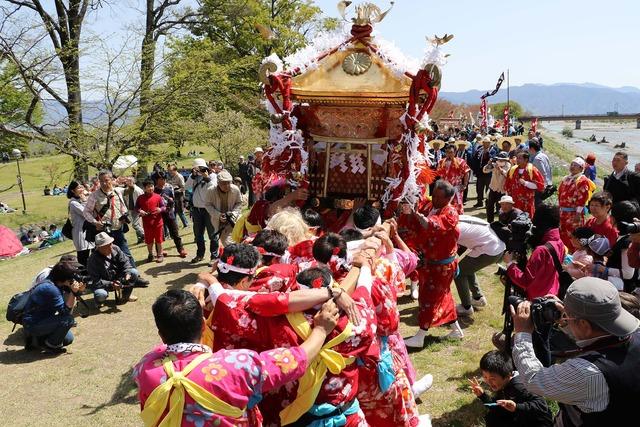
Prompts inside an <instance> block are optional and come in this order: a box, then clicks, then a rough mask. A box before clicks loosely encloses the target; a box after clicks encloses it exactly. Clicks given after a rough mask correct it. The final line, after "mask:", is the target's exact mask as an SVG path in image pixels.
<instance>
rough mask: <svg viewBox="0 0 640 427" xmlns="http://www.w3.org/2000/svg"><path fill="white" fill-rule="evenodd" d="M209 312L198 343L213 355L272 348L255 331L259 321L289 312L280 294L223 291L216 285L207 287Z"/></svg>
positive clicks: (219, 285) (262, 333)
mask: <svg viewBox="0 0 640 427" xmlns="http://www.w3.org/2000/svg"><path fill="white" fill-rule="evenodd" d="M209 298H210V299H211V302H212V304H213V310H212V311H211V314H209V317H208V318H207V321H206V323H205V325H206V327H207V329H209V331H210V332H209V333H207V331H205V333H204V334H203V337H202V343H203V344H205V345H208V346H210V347H211V348H212V349H213V350H214V351H217V350H220V349H237V348H250V349H252V350H256V351H264V350H265V349H268V348H273V347H274V346H273V345H271V344H270V343H268V342H265V340H264V330H262V329H260V328H259V327H258V323H259V321H260V320H261V318H263V317H270V316H278V315H281V314H285V313H287V312H288V311H289V295H288V294H287V293H283V292H270V293H257V292H249V291H238V290H234V289H228V288H225V287H224V286H223V285H221V284H219V283H216V284H213V285H211V286H210V287H209Z"/></svg>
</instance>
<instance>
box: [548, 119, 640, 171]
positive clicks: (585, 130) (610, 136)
mask: <svg viewBox="0 0 640 427" xmlns="http://www.w3.org/2000/svg"><path fill="white" fill-rule="evenodd" d="M635 126H636V124H635V122H583V123H582V129H579V130H575V129H573V128H574V127H575V123H574V122H550V123H544V127H543V128H542V129H541V130H542V134H543V137H544V138H545V148H546V149H550V150H551V149H553V148H551V147H549V148H547V143H546V141H547V140H549V139H553V140H554V141H555V143H556V145H557V147H558V149H557V150H555V151H558V154H564V156H565V157H566V158H565V160H568V161H570V160H569V159H568V158H569V157H571V156H576V155H580V156H583V157H585V156H586V155H587V154H589V153H594V154H595V155H596V159H597V160H596V166H597V167H598V176H599V177H602V176H604V175H606V173H609V172H610V171H611V159H612V158H613V155H614V154H615V153H616V152H618V151H622V152H624V153H627V155H628V156H629V167H630V168H631V169H633V167H634V165H635V164H636V163H638V162H640V129H636V128H635ZM564 128H569V129H571V130H572V132H573V137H570V138H567V137H566V136H564V135H562V130H563V129H564ZM592 135H595V137H596V140H597V141H601V140H602V138H603V137H604V138H605V140H606V141H609V142H607V143H597V142H589V141H588V140H589V138H590V137H591V136H592ZM623 143H624V144H625V148H620V147H616V145H618V146H619V145H621V144H623Z"/></svg>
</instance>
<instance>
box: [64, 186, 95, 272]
mask: <svg viewBox="0 0 640 427" xmlns="http://www.w3.org/2000/svg"><path fill="white" fill-rule="evenodd" d="M67 198H68V199H69V218H70V220H71V225H72V226H73V230H72V232H71V234H72V237H73V246H75V248H76V252H77V254H78V262H79V263H80V264H82V265H84V266H86V265H87V259H88V258H89V254H90V253H91V250H92V249H93V248H94V244H93V243H91V242H87V239H86V238H85V231H84V230H83V228H82V226H83V225H84V221H85V219H84V205H85V203H86V202H87V195H86V190H85V188H84V186H83V185H80V183H78V182H77V181H71V183H70V184H69V186H68V187H67Z"/></svg>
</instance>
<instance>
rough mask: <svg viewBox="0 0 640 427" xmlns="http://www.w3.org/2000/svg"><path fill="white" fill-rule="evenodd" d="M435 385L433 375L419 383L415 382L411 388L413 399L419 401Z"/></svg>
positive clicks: (426, 376)
mask: <svg viewBox="0 0 640 427" xmlns="http://www.w3.org/2000/svg"><path fill="white" fill-rule="evenodd" d="M432 385H433V375H431V374H427V375H425V376H424V377H422V378H420V379H419V380H418V381H416V382H414V383H413V385H412V386H411V391H413V398H414V399H417V398H418V397H420V395H421V394H423V393H424V392H425V391H427V390H429V389H430V388H431V386H432Z"/></svg>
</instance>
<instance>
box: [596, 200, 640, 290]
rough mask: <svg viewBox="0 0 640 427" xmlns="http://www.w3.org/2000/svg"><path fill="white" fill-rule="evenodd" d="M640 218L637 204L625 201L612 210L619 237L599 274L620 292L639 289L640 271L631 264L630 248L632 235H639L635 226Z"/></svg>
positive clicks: (600, 267)
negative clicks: (639, 275)
mask: <svg viewBox="0 0 640 427" xmlns="http://www.w3.org/2000/svg"><path fill="white" fill-rule="evenodd" d="M639 216H640V208H639V207H638V204H637V203H636V202H632V201H629V200H625V201H622V202H618V203H616V204H614V205H613V209H611V220H612V221H611V222H612V223H613V225H614V226H615V227H616V228H617V229H618V232H619V236H618V240H616V243H615V244H614V245H613V247H612V248H611V253H610V254H609V257H608V258H607V263H606V265H604V266H602V265H600V266H598V270H597V273H599V274H601V275H603V277H605V278H608V279H607V280H609V281H610V282H611V283H613V285H614V286H615V287H616V288H617V289H618V290H620V291H622V290H624V291H625V292H633V290H634V289H635V288H636V287H637V282H638V270H636V269H635V268H634V267H632V266H631V265H630V264H629V257H628V252H629V247H630V246H631V236H630V235H631V233H637V232H638V231H639V230H638V227H637V226H636V225H635V224H634V220H636V219H637V218H638V217H639Z"/></svg>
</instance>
